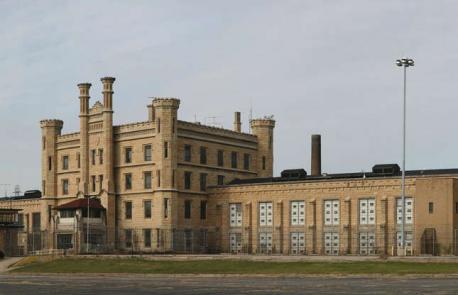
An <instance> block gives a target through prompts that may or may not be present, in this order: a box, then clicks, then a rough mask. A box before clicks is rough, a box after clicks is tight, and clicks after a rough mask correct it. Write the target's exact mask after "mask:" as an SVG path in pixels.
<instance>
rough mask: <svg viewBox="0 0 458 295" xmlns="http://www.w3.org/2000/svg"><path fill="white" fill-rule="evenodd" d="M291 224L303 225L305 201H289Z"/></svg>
mask: <svg viewBox="0 0 458 295" xmlns="http://www.w3.org/2000/svg"><path fill="white" fill-rule="evenodd" d="M291 225H305V202H304V201H292V202H291Z"/></svg>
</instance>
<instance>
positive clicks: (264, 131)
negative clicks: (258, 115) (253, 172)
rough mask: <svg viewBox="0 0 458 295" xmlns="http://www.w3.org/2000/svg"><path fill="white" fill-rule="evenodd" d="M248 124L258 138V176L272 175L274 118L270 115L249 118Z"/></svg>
mask: <svg viewBox="0 0 458 295" xmlns="http://www.w3.org/2000/svg"><path fill="white" fill-rule="evenodd" d="M250 124H251V130H252V133H253V134H254V135H256V136H257V138H258V157H257V171H258V177H272V176H273V152H274V144H273V142H274V128H275V120H274V119H273V118H271V117H264V118H263V119H254V120H251V121H250Z"/></svg>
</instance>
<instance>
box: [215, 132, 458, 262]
mask: <svg viewBox="0 0 458 295" xmlns="http://www.w3.org/2000/svg"><path fill="white" fill-rule="evenodd" d="M317 141H318V142H317ZM319 141H320V137H319V136H314V137H312V153H314V155H312V161H311V163H312V175H307V172H306V171H305V170H303V169H293V170H285V171H283V172H282V175H281V177H267V178H254V179H236V180H234V181H232V182H231V183H229V184H228V185H224V186H217V187H211V188H210V190H209V191H210V200H211V202H212V204H214V205H215V206H216V207H217V208H218V209H219V212H221V214H220V216H219V219H218V220H216V222H217V226H218V227H219V228H220V233H221V235H220V242H221V245H220V247H221V251H222V252H225V253H234V254H237V253H251V254H275V253H276V254H286V255H422V254H427V255H448V254H454V255H456V254H458V251H457V250H458V248H457V247H458V244H457V238H458V179H457V176H458V169H444V170H415V171H407V172H406V195H405V198H404V210H403V206H402V198H401V172H400V169H399V166H398V165H396V164H390V165H375V166H374V167H373V169H372V172H369V173H363V172H360V173H341V174H322V173H321V171H320V169H321V168H320V167H321V158H320V157H321V151H320V150H319V149H320V146H321V143H320V142H319ZM403 212H405V213H404V214H403ZM403 232H404V246H405V247H402V233H403Z"/></svg>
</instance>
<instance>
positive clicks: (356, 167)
mask: <svg viewBox="0 0 458 295" xmlns="http://www.w3.org/2000/svg"><path fill="white" fill-rule="evenodd" d="M456 11H458V2H456V1H445V0H435V1H432V0H431V1H422V0H403V1H400V0H396V1H391V0H384V1H375V0H374V1H368V0H361V1H357V0H346V1H337V0H336V1H330V0H324V1H316V0H301V1H292V0H291V1H290V0H282V1H268V0H262V1H256V0H231V1H222V0H220V1H200V0H193V1H186V0H182V1H166V0H163V1H146V0H145V1H140V0H132V1H119V0H118V1H96V0H88V1H57V0H56V1H46V0H42V1H25V0H21V1H16V0H0V138H1V142H0V184H10V186H9V188H8V191H9V192H11V191H12V190H13V187H14V185H16V184H18V185H20V187H21V190H22V191H24V190H27V189H35V188H36V189H40V183H41V175H40V174H41V167H40V161H41V159H40V157H41V151H40V139H41V131H40V126H39V121H40V120H42V119H52V118H58V119H63V120H64V121H65V123H64V129H63V133H67V132H75V131H78V128H79V118H78V112H79V102H78V88H77V86H76V85H77V84H78V83H81V82H90V83H92V84H93V86H92V88H91V105H92V104H93V103H95V101H96V100H100V99H101V82H100V78H101V77H103V76H114V77H116V82H115V84H114V91H115V94H114V102H113V104H114V111H115V114H114V122H115V124H124V123H129V122H136V121H144V120H146V119H147V108H146V105H147V104H148V103H150V101H151V99H150V97H153V96H167V97H178V98H180V99H181V105H180V109H179V118H180V119H181V120H187V121H195V120H197V121H200V122H202V123H206V122H207V123H218V124H222V125H223V126H225V127H226V128H232V121H233V113H234V112H235V111H241V112H242V122H243V125H242V126H243V127H242V128H243V130H244V131H248V119H249V113H250V109H252V112H253V117H262V116H264V115H274V118H275V120H276V128H275V146H274V147H275V152H274V157H275V162H274V167H275V168H274V170H275V174H276V175H278V174H279V173H280V171H281V170H283V169H288V168H302V167H303V168H305V169H306V170H307V171H310V136H311V135H312V134H316V133H319V134H321V135H322V159H323V164H322V167H323V172H326V173H337V172H359V171H370V170H371V167H372V166H373V165H374V164H378V163H401V159H402V146H401V144H402V89H403V88H402V87H403V76H402V75H403V74H402V69H401V68H398V67H396V66H395V60H396V59H397V58H400V57H403V56H408V57H411V58H413V59H414V60H415V67H413V68H409V69H408V73H407V100H408V102H407V158H406V165H407V169H435V168H453V167H458V155H457V152H456V148H455V147H456V146H457V145H458V136H455V129H456V128H455V126H456V125H457V123H458V116H457V110H458V99H457V93H458V91H457V90H458V83H457V82H458V73H457V71H456V70H455V66H457V68H458V39H457V36H458V18H457V17H456ZM4 189H5V186H0V195H3V191H4Z"/></svg>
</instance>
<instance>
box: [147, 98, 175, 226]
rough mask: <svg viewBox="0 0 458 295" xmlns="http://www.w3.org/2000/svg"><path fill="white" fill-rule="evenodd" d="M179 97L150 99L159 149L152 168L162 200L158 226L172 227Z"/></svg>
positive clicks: (157, 147) (156, 146)
mask: <svg viewBox="0 0 458 295" xmlns="http://www.w3.org/2000/svg"><path fill="white" fill-rule="evenodd" d="M179 106H180V100H179V99H176V98H154V99H153V103H152V110H153V112H154V115H153V116H151V117H150V118H152V117H153V118H154V120H155V123H156V145H155V148H156V150H157V151H159V152H158V153H157V154H158V159H157V161H156V163H157V170H156V182H157V183H156V186H157V192H158V194H159V198H160V199H162V203H163V206H162V208H163V209H162V210H168V211H169V212H162V216H167V218H165V219H163V220H162V223H163V224H162V226H163V227H165V228H167V227H168V226H172V225H173V224H174V221H175V220H176V218H177V216H176V215H177V213H178V212H177V210H178V206H176V205H177V204H178V199H177V196H178V194H177V187H176V184H177V179H176V178H177V152H178V144H177V138H178V136H177V115H178V108H179Z"/></svg>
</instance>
